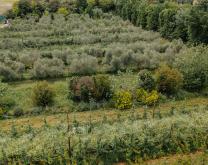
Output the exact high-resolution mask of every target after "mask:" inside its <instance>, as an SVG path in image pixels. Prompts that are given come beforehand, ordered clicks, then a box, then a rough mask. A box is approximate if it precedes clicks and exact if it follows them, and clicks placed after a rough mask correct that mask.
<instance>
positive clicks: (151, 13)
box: [147, 5, 164, 31]
mask: <svg viewBox="0 0 208 165" xmlns="http://www.w3.org/2000/svg"><path fill="white" fill-rule="evenodd" d="M163 9H164V7H163V6H162V5H150V6H148V14H147V29H149V30H154V31H156V30H158V28H159V14H160V12H161V11H162V10H163Z"/></svg>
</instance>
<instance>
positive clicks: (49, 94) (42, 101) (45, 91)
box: [32, 81, 55, 107]
mask: <svg viewBox="0 0 208 165" xmlns="http://www.w3.org/2000/svg"><path fill="white" fill-rule="evenodd" d="M54 96H55V94H54V91H53V89H52V88H51V87H50V86H49V84H48V83H47V82H46V81H43V82H39V83H37V84H36V85H35V87H34V88H33V93H32V101H33V104H34V105H35V106H40V107H46V106H51V105H52V104H53V103H54Z"/></svg>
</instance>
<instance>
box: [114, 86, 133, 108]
mask: <svg viewBox="0 0 208 165" xmlns="http://www.w3.org/2000/svg"><path fill="white" fill-rule="evenodd" d="M113 101H114V104H115V108H117V109H121V110H124V109H130V108H131V107H132V105H133V96H132V93H131V92H130V91H128V90H124V89H121V90H118V91H116V92H115V93H114V96H113Z"/></svg>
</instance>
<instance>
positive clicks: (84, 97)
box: [69, 76, 95, 102]
mask: <svg viewBox="0 0 208 165" xmlns="http://www.w3.org/2000/svg"><path fill="white" fill-rule="evenodd" d="M69 89H70V92H71V98H72V99H73V100H75V101H85V102H88V101H89V100H90V99H91V98H92V96H93V93H94V91H95V82H94V80H93V78H92V77H89V76H84V77H81V78H78V77H75V78H73V79H71V80H70V83H69Z"/></svg>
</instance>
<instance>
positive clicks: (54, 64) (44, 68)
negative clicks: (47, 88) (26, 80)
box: [32, 58, 64, 79]
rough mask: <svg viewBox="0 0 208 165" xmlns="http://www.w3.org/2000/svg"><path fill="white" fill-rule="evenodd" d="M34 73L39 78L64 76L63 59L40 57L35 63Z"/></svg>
mask: <svg viewBox="0 0 208 165" xmlns="http://www.w3.org/2000/svg"><path fill="white" fill-rule="evenodd" d="M32 75H33V77H35V78H37V79H43V78H56V77H62V76H63V75H64V64H63V61H62V60H60V59H57V58H54V59H46V58H44V59H38V60H37V61H36V62H35V63H34V67H33V70H32Z"/></svg>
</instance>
